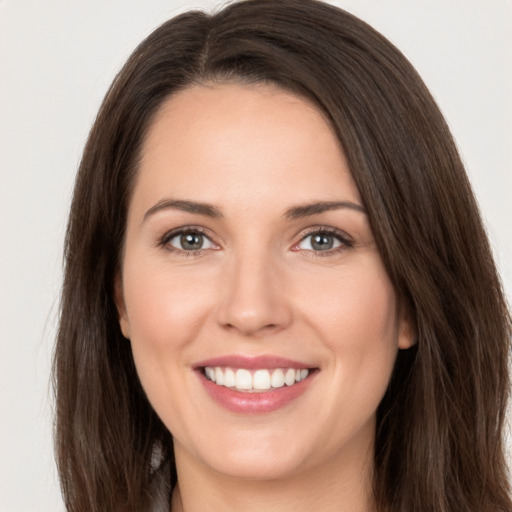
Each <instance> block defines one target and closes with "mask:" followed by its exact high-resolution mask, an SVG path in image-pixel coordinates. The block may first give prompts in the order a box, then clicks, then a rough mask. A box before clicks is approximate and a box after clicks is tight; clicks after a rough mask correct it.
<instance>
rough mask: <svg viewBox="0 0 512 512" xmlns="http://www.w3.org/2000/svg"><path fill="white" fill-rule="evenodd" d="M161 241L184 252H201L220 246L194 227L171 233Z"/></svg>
mask: <svg viewBox="0 0 512 512" xmlns="http://www.w3.org/2000/svg"><path fill="white" fill-rule="evenodd" d="M161 243H162V245H165V246H167V247H170V248H172V249H173V250H178V251H184V252H199V251H202V250H206V249H217V248H218V246H217V245H215V244H214V243H213V242H212V241H211V240H210V239H209V238H208V237H207V236H206V235H205V234H204V233H202V232H201V231H199V230H192V229H187V230H181V231H174V232H172V233H169V234H167V235H165V236H164V238H163V239H162V241H161Z"/></svg>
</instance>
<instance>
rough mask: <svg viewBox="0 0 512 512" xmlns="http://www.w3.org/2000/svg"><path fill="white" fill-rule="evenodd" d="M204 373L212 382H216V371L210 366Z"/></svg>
mask: <svg viewBox="0 0 512 512" xmlns="http://www.w3.org/2000/svg"><path fill="white" fill-rule="evenodd" d="M204 372H205V373H206V376H207V377H208V378H209V379H210V380H211V381H212V382H215V370H214V369H213V368H210V367H209V366H207V367H206V368H205V369H204Z"/></svg>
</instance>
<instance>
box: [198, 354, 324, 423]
mask: <svg viewBox="0 0 512 512" xmlns="http://www.w3.org/2000/svg"><path fill="white" fill-rule="evenodd" d="M194 369H195V371H196V374H197V375H198V377H199V379H200V381H201V383H202V384H203V387H204V389H205V390H206V392H207V395H209V397H210V398H211V399H213V401H214V402H216V403H217V404H218V405H220V406H222V407H223V408H225V409H228V410H229V411H232V412H236V413H239V414H260V413H268V412H272V411H275V410H278V409H280V408H282V407H285V406H286V405H288V404H290V403H291V402H293V401H295V400H297V399H298V398H299V397H300V396H302V395H303V394H304V393H305V392H306V391H307V389H308V388H309V387H310V386H311V384H312V382H313V381H314V380H315V377H316V375H317V374H318V373H319V371H320V369H319V368H318V367H314V366H309V365H307V364H303V363H300V362H297V361H292V360H289V359H283V358H280V357H273V356H259V357H245V356H226V357H219V358H215V359H209V360H208V361H203V362H201V363H198V364H197V365H195V366H194Z"/></svg>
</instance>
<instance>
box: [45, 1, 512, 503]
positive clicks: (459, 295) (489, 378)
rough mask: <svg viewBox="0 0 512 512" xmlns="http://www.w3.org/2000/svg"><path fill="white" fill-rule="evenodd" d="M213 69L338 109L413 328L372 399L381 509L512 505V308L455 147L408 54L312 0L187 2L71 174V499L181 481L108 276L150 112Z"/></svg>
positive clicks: (60, 440)
mask: <svg viewBox="0 0 512 512" xmlns="http://www.w3.org/2000/svg"><path fill="white" fill-rule="evenodd" d="M212 80H213V81H224V82H225V81H236V82H242V83H254V82H269V83H273V84H277V85H278V86H280V87H282V88H284V89H286V90H288V91H292V92H294V93H296V94H299V95H301V96H303V97H305V98H307V99H308V100H310V101H312V102H314V104H316V105H317V106H318V108H319V109H321V110H322V111H323V112H324V113H325V114H326V115H327V116H328V118H329V119H330V121H331V123H332V127H333V130H334V131H335V133H336V134H337V136H338V138H339V141H340V143H341V145H342V147H343V149H344V152H345V155H346V157H347V160H348V163H349V166H350V169H351V172H352V174H353V177H354V180H355V182H356V184H357V186H358V188H359V191H360V194H361V197H362V200H363V202H364V205H365V208H366V210H367V212H368V215H369V219H370V223H371V227H372V230H373V233H374V236H375V239H376V242H377V245H378V248H379V251H380V255H381V257H382V259H383V261H384V264H385V266H386V269H387V272H388V274H389V276H390V278H391V280H392V282H393V284H394V287H395V290H396V292H397V294H398V296H399V298H400V303H401V306H402V307H404V308H406V309H407V311H408V313H409V314H410V315H411V317H412V318H413V319H414V323H415V326H416V333H417V343H416V345H415V346H414V347H413V348H411V349H409V350H406V351H400V353H399V356H398V359H397V362H396V367H395V370H394V373H393V376H392V379H391V382H390V384H389V388H388V390H387V393H386V395H385V397H384V399H383V401H382V403H381V405H380V407H379V410H378V418H377V432H376V450H375V479H374V492H375V497H376V501H377V504H378V506H379V508H380V509H381V510H391V511H393V512H412V511H414V512H418V511H419V512H421V511H425V512H427V511H429V512H434V511H435V512H461V511H471V512H491V511H492V512H497V511H501V512H510V511H511V510H512V504H511V501H510V498H509V494H508V491H509V489H508V484H507V471H506V463H505V458H504V447H503V427H504V421H505V409H506V403H507V398H508V393H509V375H508V370H507V360H508V356H509V351H510V336H511V319H510V315H509V312H508V310H507V307H506V304H505V301H504V298H503V292H502V289H501V285H500V281H499V279H498V276H497V273H496V269H495V266H494V263H493V259H492V256H491V252H490V249H489V245H488V241H487V238H486V235H485V233H484V229H483V227H482V222H481V219H480V216H479V213H478V208H477V204H476V202H475V199H474V196H473V193H472V191H471V188H470V185H469V183H468V180H467V177H466V174H465V172H464V169H463V165H462V163H461V160H460V157H459V155H458V153H457V150H456V147H455V144H454V142H453V139H452V136H451V134H450V132H449V130H448V128H447V126H446V123H445V121H444V119H443V117H442V115H441V113H440V112H439V109H438V108H437V106H436V104H435V102H434V100H433V99H432V97H431V95H430V94H429V92H428V90H427V88H426V87H425V85H424V84H423V82H422V81H421V79H420V78H419V76H418V75H417V73H416V72H415V70H414V69H413V67H412V66H411V64H410V63H409V62H408V61H407V59H406V58H405V57H404V56H403V55H402V54H401V53H400V52H399V51H398V50H397V49H396V48H395V47H394V46H393V45H392V44H391V43H389V42H388V41H387V40H386V39H385V38H384V37H383V36H381V35H380V34H379V33H377V32H376V31H375V30H373V29H372V28H371V27H369V26H368V25H367V24H365V23H364V22H362V21H361V20H359V19H357V18H355V17H354V16H352V15H351V14H349V13H347V12H345V11H343V10H341V9H337V8H335V7H332V6H329V5H327V4H324V3H321V2H318V1H315V0H247V1H242V2H238V3H234V4H231V5H228V6H227V7H225V8H224V9H222V10H220V11H219V12H217V13H215V14H213V15H208V14H205V13H202V12H189V13H185V14H183V15H180V16H178V17H176V18H174V19H172V20H170V21H168V22H166V23H164V24H163V25H162V26H161V27H159V28H158V29H157V30H155V31H154V32H153V33H152V34H151V35H150V36H149V37H148V38H147V39H146V40H145V41H143V42H142V43H141V44H140V46H139V47H138V48H137V49H136V50H135V52H134V53H133V54H132V56H131V57H130V58H129V60H128V62H127V63H126V64H125V66H124V67H123V69H122V70H121V72H120V73H119V74H118V76H117V77H116V79H115V81H114V83H113V84H112V86H111V88H110V90H109V91H108V93H107V95H106V98H105V100H104V102H103V105H102V107H101V109H100V112H99V114H98V117H97V119H96V122H95V123H94V126H93V128H92V130H91V133H90V136H89V139H88V142H87V145H86V147H85V150H84V154H83V158H82V162H81V165H80V169H79V172H78V176H77V180H76V186H75V190H74V196H73V202H72V207H71V212H70V217H69V225H68V230H67V237H66V244H65V278H64V285H63V292H62V301H61V317H60V329H59V334H58V340H57V347H56V353H55V360H54V378H55V389H56V400H57V405H56V454H57V462H58V468H59V472H60V476H61V482H62V488H63V493H64V498H65V502H66V505H67V508H68V510H69V511H73V512H78V511H84V512H85V511H87V512H95V511H97V512H100V511H101V512H107V511H116V510H123V511H140V510H145V508H146V507H147V502H148V493H149V489H150V487H151V483H152V481H153V480H154V479H155V478H156V477H157V475H158V473H159V471H161V468H163V467H167V468H169V467H170V468H171V475H170V482H169V485H170V487H172V485H173V484H174V483H175V479H176V475H175V468H174V460H173V452H172V437H171V434H170V433H169V432H168V431H167V429H166V428H165V427H164V425H163V424H162V422H161V421H160V419H159V418H158V417H157V415H156V414H155V412H154V411H153V410H152V408H151V406H150V405H149V403H148V401H147V399H146V397H145V395H144V392H143V390H142V388H141V385H140V383H139V380H138V378H137V374H136V370H135V367H134V363H133V358H132V354H131V349H130V344H129V342H128V341H127V340H126V339H124V338H123V336H122V334H121V332H120V329H119V324H118V318H117V310H116V305H115V303H114V298H113V297H114V295H113V281H114V275H115V272H116V270H117V269H118V266H119V261H120V254H121V251H122V247H123V237H124V230H125V223H126V213H127V207H128V201H129V199H130V194H131V189H132V188H133V184H134V178H135V175H136V173H137V164H138V156H139V153H140V147H141V144H142V142H143V139H144V135H145V133H146V131H147V129H148V126H149V125H150V123H151V121H152V118H153V116H154V115H155V113H156V111H157V110H158V109H159V107H160V106H161V105H162V102H163V101H164V100H165V99H167V98H168V97H169V95H171V94H173V93H175V92H176V91H178V90H180V89H182V88H185V87H187V86H190V85H191V84H194V83H204V82H207V81H212ZM156 455H158V457H156ZM157 459H158V461H159V462H158V463H157V462H155V460H157ZM158 464H160V466H159V465H158Z"/></svg>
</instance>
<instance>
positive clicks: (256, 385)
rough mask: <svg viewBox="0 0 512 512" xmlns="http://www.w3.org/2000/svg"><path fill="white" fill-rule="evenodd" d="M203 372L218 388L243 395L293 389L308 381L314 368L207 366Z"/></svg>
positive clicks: (202, 369)
mask: <svg viewBox="0 0 512 512" xmlns="http://www.w3.org/2000/svg"><path fill="white" fill-rule="evenodd" d="M201 371H202V373H203V375H204V376H205V378H206V379H208V380H209V381H210V382H213V383H214V384H216V385H217V386H225V387H227V388H229V389H232V390H236V391H239V392H242V393H262V392H265V391H273V390H277V389H280V388H282V387H284V386H286V387H291V386H294V385H296V384H297V383H298V382H301V381H302V380H304V379H307V377H308V376H309V374H310V373H311V372H312V371H314V369H313V368H260V369H249V368H230V367H221V366H205V367H203V368H201Z"/></svg>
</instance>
